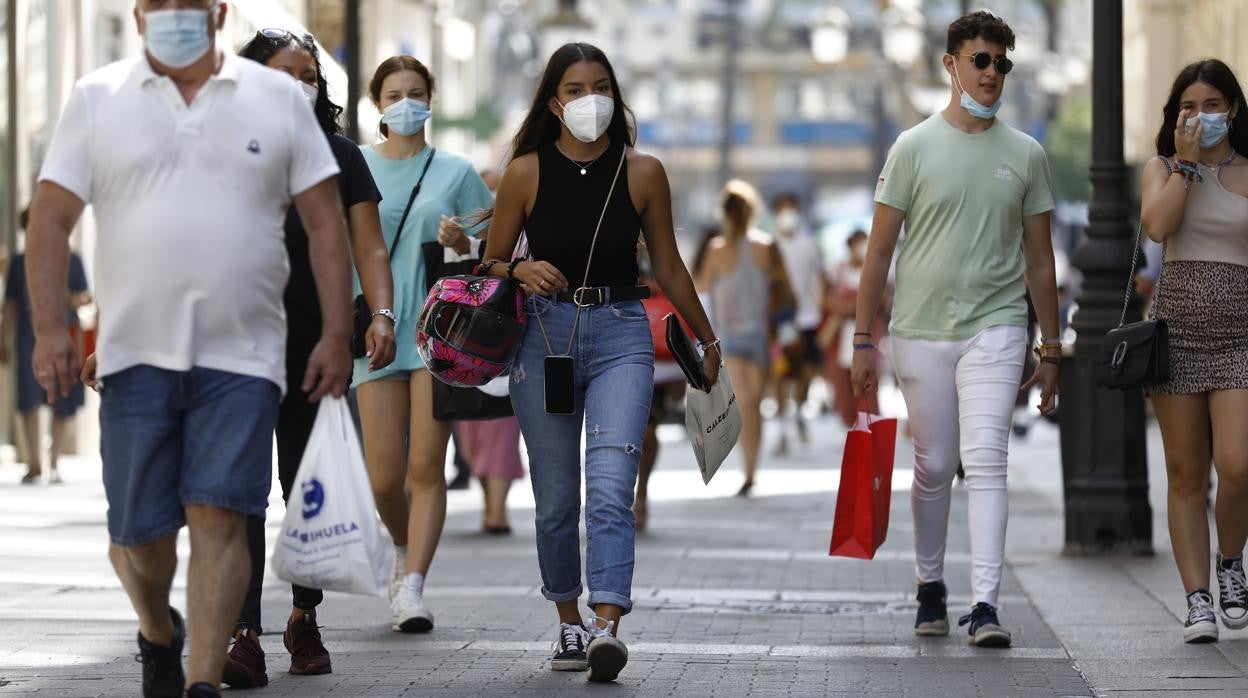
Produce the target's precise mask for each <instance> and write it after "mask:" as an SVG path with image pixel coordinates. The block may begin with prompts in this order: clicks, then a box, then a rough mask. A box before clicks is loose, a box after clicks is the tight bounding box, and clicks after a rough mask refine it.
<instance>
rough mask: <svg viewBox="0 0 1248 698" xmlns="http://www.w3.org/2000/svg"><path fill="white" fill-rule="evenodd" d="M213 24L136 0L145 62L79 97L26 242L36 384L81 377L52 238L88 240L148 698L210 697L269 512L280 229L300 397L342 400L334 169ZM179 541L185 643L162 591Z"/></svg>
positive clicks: (192, 10) (217, 7) (113, 491)
mask: <svg viewBox="0 0 1248 698" xmlns="http://www.w3.org/2000/svg"><path fill="white" fill-rule="evenodd" d="M225 14H226V7H225V5H224V4H223V3H218V2H215V1H213V0H139V2H138V3H137V7H136V9H135V18H136V21H137V22H138V28H139V31H140V32H141V33H142V34H143V36H144V39H145V45H146V51H145V54H144V55H143V56H140V57H138V58H134V59H131V60H127V61H122V62H119V63H115V64H113V65H110V66H107V67H105V68H103V69H100V70H98V71H95V72H93V73H91V74H90V75H87V76H86V77H84V78H83V79H82V80H81V81H80V82H79V83H78V85H77V86H76V87H75V89H74V92H73V94H72V96H71V97H70V100H69V103H68V104H67V105H66V107H65V111H64V114H63V115H62V117H61V121H60V123H59V125H58V127H57V130H56V134H55V136H54V138H53V139H52V142H51V144H50V146H49V150H48V155H47V159H46V161H45V162H44V165H43V169H42V172H41V173H40V177H39V179H40V181H39V185H38V189H37V192H36V195H35V201H34V206H33V210H32V217H31V225H30V231H29V236H28V250H27V258H28V260H29V261H28V269H29V271H28V276H29V279H30V288H31V297H32V302H33V310H34V323H35V332H36V337H37V340H36V348H35V356H34V367H35V371H36V375H37V376H38V378H39V380H40V382H41V384H42V385H43V386H44V387H45V388H46V389H47V390H48V393H49V396H50V397H51V396H54V395H57V394H65V393H67V391H68V390H69V387H70V386H71V384H72V383H73V381H74V380H76V378H77V370H78V356H77V354H76V351H75V348H74V346H73V344H72V343H71V342H70V339H69V335H68V332H67V329H66V326H65V312H64V308H65V307H66V304H67V299H66V298H65V289H66V281H65V274H66V271H65V270H66V269H67V268H68V265H67V255H68V251H69V246H68V237H69V234H70V232H71V231H72V229H73V227H74V225H75V224H76V222H77V220H78V217H79V216H80V214H81V213H82V210H83V208H84V206H85V205H87V204H91V205H92V206H93V207H94V212H95V218H96V221H97V223H98V226H99V244H98V247H97V252H96V255H95V270H96V284H97V291H98V300H99V306H100V314H101V318H102V322H101V333H100V338H99V344H98V351H97V356H98V360H99V364H98V369H97V375H98V379H97V380H98V386H99V389H100V393H101V408H100V421H101V432H102V437H101V453H102V456H103V465H104V485H105V490H106V492H107V494H108V502H109V510H108V528H109V536H110V538H111V539H112V544H111V546H110V550H109V556H110V558H111V560H112V562H113V566H114V568H115V569H116V571H117V575H118V577H120V579H121V582H122V585H123V586H124V587H125V589H126V592H127V594H128V595H129V596H130V600H131V603H132V604H133V606H134V608H135V611H136V612H137V614H138V617H139V638H138V641H139V648H140V655H141V659H142V661H143V665H144V667H143V694H144V695H146V696H180V695H182V691H183V688H184V686H185V687H186V690H187V695H192V696H211V695H217V686H218V685H219V683H220V680H221V673H222V662H223V659H224V656H225V655H224V653H223V652H222V649H223V648H224V647H225V645H226V641H227V639H228V638H229V635H230V631H231V629H232V628H233V626H234V620H235V618H236V617H237V615H238V610H239V607H240V605H241V603H242V599H243V594H244V592H245V590H246V586H247V579H248V569H249V567H250V561H249V558H248V554H247V547H246V536H245V518H246V516H249V515H250V516H259V515H263V514H264V509H265V506H266V504H267V501H268V494H269V483H270V479H271V473H272V462H271V453H272V446H271V444H272V434H273V427H274V423H275V421H276V417H277V409H278V401H279V399H280V397H281V395H282V393H283V392H284V391H285V389H286V378H287V377H286V374H285V373H286V372H285V342H286V323H285V316H284V312H283V308H282V292H283V289H284V288H285V286H286V280H287V276H288V271H289V267H288V262H287V258H286V252H285V248H284V246H283V232H282V224H283V221H284V219H285V213H286V208H287V207H288V205H289V204H290V203H291V201H292V200H293V202H294V204H295V206H296V207H297V208H298V210H299V215H300V217H301V218H302V219H303V221H304V224H305V227H306V228H307V232H308V238H309V242H310V245H311V258H312V265H313V270H314V272H315V275H316V282H317V288H318V292H319V295H320V301H321V307H322V309H323V311H324V324H323V327H322V335H321V340H320V344H318V345H317V347H316V349H315V351H314V352H313V354H312V356H311V358H310V360H309V368H308V373H307V375H306V376H295V377H292V380H303V388H304V389H305V390H307V391H308V392H310V393H311V397H312V399H319V398H320V397H321V396H324V395H327V394H332V395H335V396H341V395H342V394H343V393H344V392H345V390H346V381H347V378H348V375H349V371H350V358H349V356H348V352H347V345H348V336H349V332H350V317H349V315H350V311H349V306H350V290H349V289H350V265H349V263H348V261H347V260H348V257H347V236H346V226H345V220H344V217H343V212H342V206H341V204H340V203H339V197H338V191H337V182H336V180H335V178H334V175H335V174H336V173H337V171H338V167H337V164H336V162H335V160H334V157H333V155H332V153H331V152H330V149H329V145H328V143H327V142H326V140H325V138H324V136H323V135H322V132H321V130H320V128H319V127H318V126H317V124H316V122H315V117H314V116H313V113H312V110H311V109H309V108H308V104H307V101H306V100H305V98H304V96H303V94H302V92H301V91H300V90H299V89H298V87H297V86H296V83H295V82H293V81H292V80H291V79H290V78H289V77H288V76H286V75H283V74H281V73H278V72H276V71H271V70H269V69H267V68H264V67H262V66H260V65H258V64H255V63H253V62H251V61H246V60H243V59H240V58H238V57H236V56H234V55H233V54H232V53H230V52H228V51H225V52H222V51H219V50H217V48H216V35H217V31H218V30H219V29H220V27H221V26H222V23H223V22H224V20H225ZM183 525H188V526H189V529H190V538H191V560H190V568H189V572H188V575H187V592H188V594H187V596H188V603H189V614H188V615H189V620H190V622H189V626H190V630H189V635H190V637H191V638H192V640H191V649H190V660H189V664H188V667H187V671H186V672H185V674H184V673H183V670H182V665H181V650H182V644H183V641H184V638H185V637H186V635H187V634H188V633H187V631H186V628H185V627H184V625H183V623H182V619H181V617H180V616H179V614H178V612H177V611H176V610H173V609H172V608H170V606H169V589H170V585H171V583H172V580H173V574H174V571H175V569H176V567H177V559H176V539H177V533H178V529H180V528H181V527H182V526H183Z"/></svg>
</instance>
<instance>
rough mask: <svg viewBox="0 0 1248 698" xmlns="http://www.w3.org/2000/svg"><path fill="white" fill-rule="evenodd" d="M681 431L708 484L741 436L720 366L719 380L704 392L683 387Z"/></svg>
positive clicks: (738, 416)
mask: <svg viewBox="0 0 1248 698" xmlns="http://www.w3.org/2000/svg"><path fill="white" fill-rule="evenodd" d="M685 428H686V429H687V430H688V431H689V443H691V444H693V455H694V456H696V457H697V459H698V469H699V470H701V471H702V482H703V483H704V484H705V483H709V482H710V481H711V478H712V477H714V476H715V473H716V471H718V470H719V466H720V465H721V464H722V463H723V462H724V459H725V458H727V457H728V454H729V452H731V451H732V447H733V446H736V445H737V437H738V436H740V435H741V410H740V409H739V408H738V407H737V395H736V393H734V392H733V390H732V381H731V380H730V379H729V378H728V371H726V370H724V368H723V367H722V366H721V367H720V370H719V380H718V381H716V383H715V385H714V386H713V387H712V388H711V392H709V393H704V392H702V391H701V390H698V389H697V388H694V387H693V386H690V385H686V387H685Z"/></svg>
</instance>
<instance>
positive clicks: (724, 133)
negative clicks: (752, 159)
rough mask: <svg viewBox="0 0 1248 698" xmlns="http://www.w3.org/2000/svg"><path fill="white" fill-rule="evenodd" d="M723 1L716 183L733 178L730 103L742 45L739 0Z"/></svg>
mask: <svg viewBox="0 0 1248 698" xmlns="http://www.w3.org/2000/svg"><path fill="white" fill-rule="evenodd" d="M723 3H724V25H725V26H724V72H723V76H722V85H721V86H720V95H721V99H722V100H723V104H722V105H721V107H720V114H719V185H720V186H721V187H722V186H723V185H724V184H727V183H728V180H729V179H732V136H733V133H732V130H733V129H732V127H733V124H734V123H735V119H734V118H733V116H734V115H733V103H734V102H735V101H736V94H737V53H738V52H739V51H740V47H741V18H740V17H739V16H738V15H737V6H738V5H740V4H741V0H723Z"/></svg>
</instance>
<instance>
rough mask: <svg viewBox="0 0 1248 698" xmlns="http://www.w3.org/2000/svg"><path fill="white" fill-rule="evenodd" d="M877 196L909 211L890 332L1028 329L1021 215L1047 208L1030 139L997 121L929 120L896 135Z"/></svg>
mask: <svg viewBox="0 0 1248 698" xmlns="http://www.w3.org/2000/svg"><path fill="white" fill-rule="evenodd" d="M875 200H876V202H878V203H881V204H885V205H887V206H892V207H893V208H896V209H900V210H901V211H904V212H905V214H906V223H905V238H904V239H903V240H902V242H901V252H900V254H899V255H898V258H897V277H896V284H897V290H896V294H895V298H894V301H893V320H892V325H891V330H892V331H893V332H894V333H896V334H897V335H899V336H902V337H908V338H911V339H929V340H941V341H961V340H964V339H970V338H971V337H974V336H975V335H976V334H978V333H979V332H981V331H983V330H984V329H986V328H988V327H993V326H996V325H1026V324H1027V302H1026V300H1025V299H1024V293H1025V290H1026V284H1025V281H1024V278H1023V272H1024V270H1025V263H1024V260H1023V218H1025V217H1027V216H1033V215H1036V214H1039V213H1044V212H1045V211H1051V210H1053V190H1052V184H1051V181H1050V176H1049V163H1048V159H1047V158H1046V157H1045V154H1044V149H1043V148H1042V147H1041V146H1040V144H1039V143H1037V142H1036V140H1035V139H1034V138H1032V137H1031V136H1028V135H1027V134H1025V133H1023V132H1022V131H1019V130H1017V129H1015V128H1013V127H1011V126H1010V125H1009V124H1007V123H1005V122H1004V121H1002V120H1001V119H997V120H996V121H995V122H994V123H993V125H992V127H991V128H989V129H988V130H987V131H984V132H983V133H975V134H971V133H966V132H964V131H960V130H958V129H956V128H954V127H953V126H951V125H950V124H949V122H947V121H945V118H944V117H943V116H941V115H940V113H936V114H933V115H932V116H931V117H929V118H928V119H927V120H926V121H924V122H922V123H920V124H919V125H917V126H915V127H914V128H911V129H909V130H908V131H906V132H904V133H902V134H901V136H900V137H899V138H898V139H897V142H896V143H895V144H894V145H893V148H892V150H891V151H889V154H888V160H887V161H886V163H885V165H884V171H883V172H882V173H881V174H880V179H879V182H878V184H877V185H876V190H875Z"/></svg>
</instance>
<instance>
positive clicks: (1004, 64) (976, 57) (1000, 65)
mask: <svg viewBox="0 0 1248 698" xmlns="http://www.w3.org/2000/svg"><path fill="white" fill-rule="evenodd" d="M953 55H954V56H957V57H958V58H964V57H965V58H970V59H971V64H972V65H974V66H975V67H976V68H978V69H979V70H987V69H988V66H990V65H992V64H993V63H996V64H997V72H998V73H1001V74H1002V75H1009V74H1010V71H1011V70H1014V61H1012V60H1010V59H1008V58H1006V57H1005V56H997V57H996V58H993V57H992V54H991V53H988V52H987V51H980V52H979V53H972V54H971V55H969V56H968V55H966V54H965V53H955V54H953Z"/></svg>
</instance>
